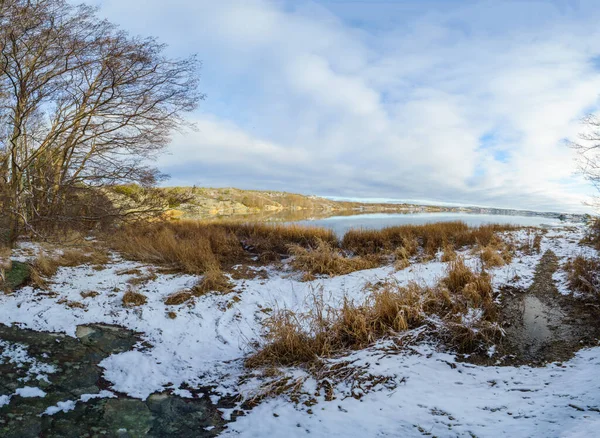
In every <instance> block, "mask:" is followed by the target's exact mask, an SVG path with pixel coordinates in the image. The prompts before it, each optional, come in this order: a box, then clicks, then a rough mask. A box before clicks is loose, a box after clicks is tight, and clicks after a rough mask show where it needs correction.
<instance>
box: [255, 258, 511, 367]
mask: <svg viewBox="0 0 600 438" xmlns="http://www.w3.org/2000/svg"><path fill="white" fill-rule="evenodd" d="M497 314H498V313H497V310H496V306H495V304H494V301H493V289H492V284H491V279H490V276H489V275H488V274H487V273H485V272H474V271H473V270H471V269H470V268H469V267H468V266H467V265H466V264H465V262H464V260H463V259H462V258H460V257H459V258H457V259H456V260H455V261H454V262H452V263H451V264H450V265H449V267H448V272H447V275H446V277H445V278H444V279H443V280H442V281H441V282H440V283H439V284H438V285H436V286H435V287H428V286H423V285H419V284H417V283H410V284H408V285H406V286H401V285H399V284H397V283H395V282H393V281H387V282H384V283H383V284H379V285H374V286H372V287H371V290H370V293H369V295H368V297H367V299H366V300H364V301H363V302H359V303H357V302H355V301H352V300H350V299H348V298H346V299H344V301H343V303H342V305H341V306H340V307H337V308H334V307H331V306H329V305H327V304H326V302H325V300H324V299H323V296H322V294H321V295H319V294H316V295H315V296H314V298H313V302H312V305H311V309H310V310H309V311H308V312H307V313H304V314H297V313H294V312H292V311H290V310H287V309H284V310H281V311H279V312H275V313H274V314H273V315H272V316H270V317H269V318H267V320H266V321H265V328H266V330H267V335H266V342H265V344H264V345H262V346H261V348H259V349H258V351H257V352H256V353H255V354H253V355H252V356H250V357H249V358H248V359H247V361H246V365H247V366H248V367H250V368H255V367H262V366H289V365H307V364H315V363H316V362H318V361H319V358H325V357H332V356H335V355H337V354H340V353H343V352H345V351H347V350H353V349H362V348H365V347H367V346H369V345H371V344H373V343H374V342H376V341H378V340H379V339H382V338H384V337H387V336H392V337H394V336H396V335H397V334H398V333H401V332H404V331H406V330H409V329H414V328H416V327H419V326H422V325H424V324H427V325H429V326H430V327H431V329H432V333H435V334H437V336H438V338H439V339H441V340H443V341H444V342H446V343H447V344H448V345H449V346H450V347H452V348H456V349H457V350H459V351H463V352H466V351H475V350H477V349H479V348H483V347H484V346H485V345H487V344H488V343H489V342H490V341H492V340H495V339H497V338H498V337H499V336H500V335H501V333H502V331H501V329H500V328H499V325H498V324H497V322H496V318H497Z"/></svg>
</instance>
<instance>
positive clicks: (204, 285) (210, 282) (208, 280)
mask: <svg viewBox="0 0 600 438" xmlns="http://www.w3.org/2000/svg"><path fill="white" fill-rule="evenodd" d="M233 286H234V285H233V283H232V282H231V281H230V280H229V277H228V276H227V275H225V274H224V273H223V271H221V270H219V269H211V270H210V271H207V272H206V273H205V274H204V276H203V277H202V279H201V280H200V281H199V282H198V284H196V285H195V286H194V287H193V288H192V293H193V294H194V295H195V296H200V295H204V294H206V293H208V292H221V293H228V292H231V291H232V290H233Z"/></svg>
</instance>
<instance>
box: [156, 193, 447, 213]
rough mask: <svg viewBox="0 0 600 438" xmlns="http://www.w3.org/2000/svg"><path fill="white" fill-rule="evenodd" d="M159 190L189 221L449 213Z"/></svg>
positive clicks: (307, 197)
mask: <svg viewBox="0 0 600 438" xmlns="http://www.w3.org/2000/svg"><path fill="white" fill-rule="evenodd" d="M161 191H162V192H163V193H164V194H165V195H166V196H167V197H168V198H169V197H174V196H175V197H177V196H179V197H182V196H183V198H184V199H185V202H183V203H181V204H179V205H177V206H173V207H174V211H173V213H174V215H176V216H180V217H190V218H210V217H216V216H231V215H263V216H278V215H282V216H286V217H289V216H293V215H294V213H295V212H298V213H300V212H302V213H306V212H310V213H311V214H314V215H316V216H319V215H323V216H327V215H330V214H332V213H336V214H344V213H348V214H349V213H356V212H370V213H377V212H389V213H393V212H412V211H427V212H435V211H449V210H452V209H450V208H445V207H435V206H419V205H413V204H371V203H359V202H343V201H332V200H330V199H326V198H321V197H318V196H311V195H300V194H296V193H287V192H277V191H258V190H242V189H236V188H201V187H166V188H162V189H161Z"/></svg>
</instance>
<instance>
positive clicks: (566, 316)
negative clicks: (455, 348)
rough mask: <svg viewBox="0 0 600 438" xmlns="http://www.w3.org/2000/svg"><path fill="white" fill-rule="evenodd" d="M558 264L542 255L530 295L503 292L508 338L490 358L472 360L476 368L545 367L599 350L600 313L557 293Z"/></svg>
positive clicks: (553, 257) (550, 256) (593, 305)
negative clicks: (592, 348) (584, 350)
mask: <svg viewBox="0 0 600 438" xmlns="http://www.w3.org/2000/svg"><path fill="white" fill-rule="evenodd" d="M558 267H559V261H558V258H557V257H556V254H554V253H553V252H552V251H550V250H549V251H547V252H546V253H544V255H543V256H542V258H541V259H540V262H539V264H538V266H537V268H536V272H535V277H534V281H533V284H532V285H531V286H530V287H529V289H518V288H510V287H507V288H504V289H503V290H502V292H503V293H502V302H501V306H500V307H501V316H500V317H501V321H502V324H503V328H504V330H505V332H506V336H505V337H504V340H503V342H502V344H501V345H499V346H498V349H497V352H496V354H495V355H494V356H493V357H491V358H490V357H487V358H485V357H478V358H471V360H472V361H474V362H477V363H482V362H483V363H487V364H502V365H522V364H528V365H544V364H546V363H548V362H557V361H558V362H562V361H565V360H568V359H570V358H571V357H572V356H573V355H574V354H575V353H576V352H577V351H578V350H579V349H581V348H583V347H586V346H593V345H598V339H600V324H598V321H599V320H600V307H599V306H598V303H597V302H591V301H589V300H585V299H582V298H575V297H573V296H572V295H562V294H560V293H559V291H558V289H557V287H556V285H555V283H554V280H553V279H552V274H554V272H556V270H557V269H558Z"/></svg>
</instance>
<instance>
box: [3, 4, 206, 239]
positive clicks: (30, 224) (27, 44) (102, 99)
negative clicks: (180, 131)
mask: <svg viewBox="0 0 600 438" xmlns="http://www.w3.org/2000/svg"><path fill="white" fill-rule="evenodd" d="M0 48H1V51H2V56H1V58H0V120H1V121H2V128H0V129H2V132H0V182H1V184H2V186H3V187H2V190H1V192H0V196H2V198H1V199H2V204H3V210H4V212H5V213H6V214H7V215H8V218H7V219H6V220H7V222H8V224H9V225H8V226H9V228H10V240H11V241H14V239H16V238H17V237H18V236H19V234H21V233H22V232H23V231H25V230H28V231H36V228H39V227H40V225H42V224H44V223H48V222H52V223H57V222H60V221H70V220H73V219H74V218H77V219H79V220H89V221H93V220H96V219H98V217H100V216H102V215H104V214H109V213H108V212H109V210H110V209H108V208H107V209H100V210H99V211H98V209H96V210H94V208H90V207H98V202H95V203H94V205H92V204H89V205H86V206H85V207H86V208H83V210H82V209H79V211H78V209H73V208H72V205H73V204H74V203H75V200H76V199H77V198H78V197H81V196H82V194H83V196H84V197H85V196H86V194H89V193H90V192H91V191H94V193H95V196H100V195H99V193H102V191H101V190H100V191H99V189H101V188H102V187H106V186H110V185H113V184H118V183H130V182H137V183H141V184H142V185H152V184H154V183H155V182H156V181H157V179H159V178H160V177H161V175H160V174H159V173H158V172H157V171H156V170H155V169H152V168H150V167H147V166H146V165H144V164H143V163H145V162H148V161H149V160H150V159H152V158H154V157H155V156H156V154H157V153H159V152H161V151H162V150H163V149H164V148H165V147H166V145H167V144H168V141H169V138H170V134H171V133H172V131H173V130H174V129H177V128H179V127H181V126H182V125H183V124H184V120H183V118H182V114H183V113H185V112H188V111H191V110H193V109H194V108H195V107H196V105H197V103H198V102H199V100H201V99H202V98H203V95H202V94H200V93H199V92H198V77H197V70H198V67H199V62H198V61H197V59H196V58H195V57H190V58H186V59H170V58H169V57H167V56H165V54H164V52H165V46H164V45H162V44H160V43H158V42H157V41H156V39H154V38H139V37H131V36H130V35H128V34H127V33H126V32H124V31H123V30H120V29H119V28H117V27H116V26H115V25H113V24H111V23H110V22H108V21H106V20H100V19H99V18H98V17H97V15H96V10H95V9H94V8H91V7H89V6H85V5H80V6H72V5H70V4H68V3H67V2H66V1H65V0H0ZM110 211H111V213H110V214H115V213H114V211H112V210H110Z"/></svg>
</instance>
